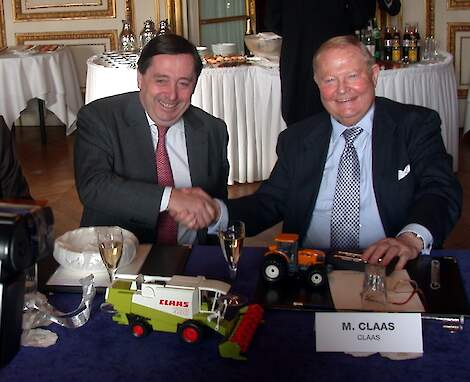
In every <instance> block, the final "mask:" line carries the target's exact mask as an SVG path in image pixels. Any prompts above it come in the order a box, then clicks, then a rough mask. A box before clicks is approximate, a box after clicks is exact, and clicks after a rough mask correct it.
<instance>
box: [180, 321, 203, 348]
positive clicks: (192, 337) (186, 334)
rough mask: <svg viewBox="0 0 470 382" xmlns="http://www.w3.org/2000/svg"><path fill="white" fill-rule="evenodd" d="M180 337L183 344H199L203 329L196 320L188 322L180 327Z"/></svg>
mask: <svg viewBox="0 0 470 382" xmlns="http://www.w3.org/2000/svg"><path fill="white" fill-rule="evenodd" d="M178 335H179V336H180V338H181V340H182V341H183V342H186V343H188V344H197V343H198V342H200V341H201V339H202V336H203V327H202V326H201V324H200V323H199V322H197V321H194V320H188V321H185V322H183V323H182V324H181V325H180V326H178Z"/></svg>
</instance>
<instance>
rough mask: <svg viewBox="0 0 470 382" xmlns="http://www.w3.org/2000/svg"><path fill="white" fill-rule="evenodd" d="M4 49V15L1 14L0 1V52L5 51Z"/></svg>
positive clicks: (5, 40)
mask: <svg viewBox="0 0 470 382" xmlns="http://www.w3.org/2000/svg"><path fill="white" fill-rule="evenodd" d="M6 47H7V39H6V30H5V13H4V12H3V1H1V0H0V51H2V50H4V49H6Z"/></svg>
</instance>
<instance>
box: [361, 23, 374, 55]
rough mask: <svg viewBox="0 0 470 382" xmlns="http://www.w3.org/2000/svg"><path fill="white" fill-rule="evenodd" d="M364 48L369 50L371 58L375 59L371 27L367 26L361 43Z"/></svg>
mask: <svg viewBox="0 0 470 382" xmlns="http://www.w3.org/2000/svg"><path fill="white" fill-rule="evenodd" d="M362 42H363V43H364V45H365V46H366V48H367V49H368V50H369V52H370V54H371V55H372V57H375V40H374V38H373V36H372V26H371V25H370V24H369V26H368V27H367V31H366V32H365V34H364V38H363V41H362Z"/></svg>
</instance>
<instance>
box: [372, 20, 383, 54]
mask: <svg viewBox="0 0 470 382" xmlns="http://www.w3.org/2000/svg"><path fill="white" fill-rule="evenodd" d="M372 37H373V39H374V41H375V54H374V56H375V59H376V60H380V59H381V58H382V52H383V46H382V31H381V30H380V28H379V27H378V26H377V20H376V18H375V17H374V19H373V20H372Z"/></svg>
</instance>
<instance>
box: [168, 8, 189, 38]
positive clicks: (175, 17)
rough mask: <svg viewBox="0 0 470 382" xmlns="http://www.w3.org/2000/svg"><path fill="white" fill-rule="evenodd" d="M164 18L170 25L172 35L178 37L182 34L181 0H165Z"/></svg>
mask: <svg viewBox="0 0 470 382" xmlns="http://www.w3.org/2000/svg"><path fill="white" fill-rule="evenodd" d="M165 9H166V18H167V19H168V22H169V23H170V28H171V30H172V32H173V33H176V34H178V35H181V36H182V35H183V34H184V29H183V25H184V24H183V4H182V2H181V0H166V6H165Z"/></svg>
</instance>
